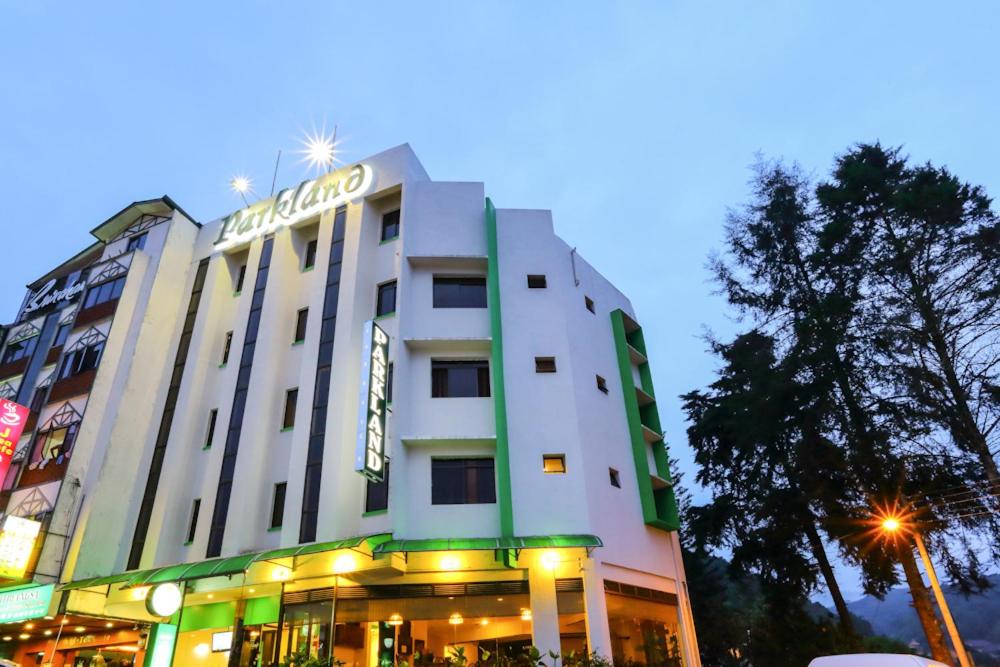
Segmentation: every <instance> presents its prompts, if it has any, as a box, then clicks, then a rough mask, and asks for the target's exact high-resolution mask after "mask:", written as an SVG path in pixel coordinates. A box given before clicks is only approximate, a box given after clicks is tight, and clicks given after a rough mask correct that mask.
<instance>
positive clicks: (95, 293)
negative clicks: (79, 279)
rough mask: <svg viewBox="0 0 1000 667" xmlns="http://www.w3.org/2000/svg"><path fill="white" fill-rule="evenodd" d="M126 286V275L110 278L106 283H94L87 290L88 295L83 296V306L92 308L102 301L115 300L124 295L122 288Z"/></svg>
mask: <svg viewBox="0 0 1000 667" xmlns="http://www.w3.org/2000/svg"><path fill="white" fill-rule="evenodd" d="M124 288H125V276H121V277H120V278H115V279H114V280H109V281H108V282H106V283H101V284H100V285H94V286H93V287H91V288H90V289H88V290H87V294H86V296H84V297H83V306H81V307H82V308H92V307H94V306H97V305H99V304H102V303H107V302H108V301H114V300H115V299H117V298H118V297H120V296H121V295H122V289H124Z"/></svg>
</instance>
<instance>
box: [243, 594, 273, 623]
mask: <svg viewBox="0 0 1000 667" xmlns="http://www.w3.org/2000/svg"><path fill="white" fill-rule="evenodd" d="M280 610H281V596H280V595H272V596H271V597H266V598H250V599H249V600H247V607H246V610H245V611H244V612H243V624H244V625H261V624H263V623H277V622H278V612H279V611H280Z"/></svg>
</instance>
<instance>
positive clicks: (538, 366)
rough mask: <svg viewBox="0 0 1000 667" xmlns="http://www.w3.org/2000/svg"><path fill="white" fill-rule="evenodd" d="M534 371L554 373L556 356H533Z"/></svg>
mask: <svg viewBox="0 0 1000 667" xmlns="http://www.w3.org/2000/svg"><path fill="white" fill-rule="evenodd" d="M535 372H536V373H555V372H556V358H555V357H535Z"/></svg>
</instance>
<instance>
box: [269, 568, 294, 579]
mask: <svg viewBox="0 0 1000 667" xmlns="http://www.w3.org/2000/svg"><path fill="white" fill-rule="evenodd" d="M290 576H292V573H291V572H289V571H288V568H287V567H276V568H274V569H273V570H271V579H273V580H274V581H285V580H286V579H288V577H290Z"/></svg>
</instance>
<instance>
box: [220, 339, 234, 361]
mask: <svg viewBox="0 0 1000 667" xmlns="http://www.w3.org/2000/svg"><path fill="white" fill-rule="evenodd" d="M232 347H233V332H232V331H227V332H226V342H225V344H224V345H223V346H222V363H224V364H226V363H229V350H230V349H231V348H232Z"/></svg>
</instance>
